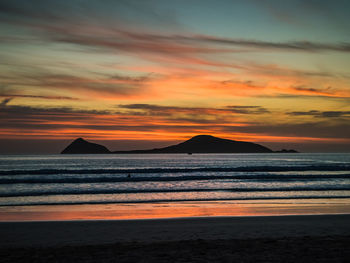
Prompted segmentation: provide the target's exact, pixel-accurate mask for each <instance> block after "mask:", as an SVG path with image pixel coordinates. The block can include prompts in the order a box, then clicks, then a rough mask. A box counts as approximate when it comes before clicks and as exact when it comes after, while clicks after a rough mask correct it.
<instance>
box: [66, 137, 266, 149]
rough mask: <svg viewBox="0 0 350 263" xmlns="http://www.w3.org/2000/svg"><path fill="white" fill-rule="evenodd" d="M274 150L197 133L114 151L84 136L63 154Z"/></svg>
mask: <svg viewBox="0 0 350 263" xmlns="http://www.w3.org/2000/svg"><path fill="white" fill-rule="evenodd" d="M272 152H273V151H272V150H271V149H269V148H267V147H264V146H262V145H260V144H256V143H251V142H243V141H234V140H227V139H221V138H218V137H214V136H211V135H197V136H194V137H192V138H191V139H189V140H187V141H185V142H182V143H179V144H176V145H171V146H168V147H164V148H155V149H150V150H133V151H114V152H110V151H109V150H108V149H107V148H106V147H104V146H102V145H99V144H95V143H90V142H87V141H85V140H84V139H82V138H79V139H77V140H75V141H73V142H72V143H71V144H70V145H69V146H68V147H67V148H65V149H64V150H63V151H62V152H61V153H62V154H84V153H95V154H98V153H272Z"/></svg>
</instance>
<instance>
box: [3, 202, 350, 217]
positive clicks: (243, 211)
mask: <svg viewBox="0 0 350 263" xmlns="http://www.w3.org/2000/svg"><path fill="white" fill-rule="evenodd" d="M327 214H350V201H349V199H344V198H340V199H336V198H332V199H294V200H290V199H289V200H282V199H279V200H276V199H275V200H254V201H251V200H242V201H237V200H234V201H232V200H225V201H182V202H155V203H119V204H83V205H77V204H74V205H35V206H0V222H15V221H75V220H81V221H83V220H133V219H166V218H168V219H169V218H174V219H176V218H193V217H239V216H283V215H327Z"/></svg>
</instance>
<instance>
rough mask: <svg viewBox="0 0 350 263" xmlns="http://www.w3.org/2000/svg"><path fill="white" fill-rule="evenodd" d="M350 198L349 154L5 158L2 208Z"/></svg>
mask: <svg viewBox="0 0 350 263" xmlns="http://www.w3.org/2000/svg"><path fill="white" fill-rule="evenodd" d="M320 198H322V199H328V200H330V199H333V198H337V199H339V198H341V199H348V200H350V154H348V153H347V154H344V153H341V154H340V153H339V154H338V153H269V154H262V153H259V154H192V155H189V154H109V155H102V154H100V155H2V156H0V206H33V205H70V204H114V203H115V204H118V203H153V202H180V201H220V200H282V199H283V200H297V199H320Z"/></svg>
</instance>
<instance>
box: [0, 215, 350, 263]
mask: <svg viewBox="0 0 350 263" xmlns="http://www.w3.org/2000/svg"><path fill="white" fill-rule="evenodd" d="M349 222H350V215H297V216H249V217H199V218H177V219H148V220H86V221H42V222H2V223H0V233H1V240H0V256H1V258H2V260H3V262H257V261H258V262H309V261H310V260H317V261H322V262H345V261H346V260H347V259H348V258H349V256H350V245H349V244H350V224H349Z"/></svg>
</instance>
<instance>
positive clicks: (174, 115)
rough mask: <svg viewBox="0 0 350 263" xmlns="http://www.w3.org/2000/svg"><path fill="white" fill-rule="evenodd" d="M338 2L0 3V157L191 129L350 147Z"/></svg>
mask: <svg viewBox="0 0 350 263" xmlns="http://www.w3.org/2000/svg"><path fill="white" fill-rule="evenodd" d="M349 10H350V2H349V1H347V0H334V1H324V0H293V1H292V0H291V1H277V0H241V1H240V0H221V1H217V0H177V1H173V0H172V1H170V0H124V1H122V0H84V1H83V0H70V1H60V0H36V1H34V0H26V1H20V0H0V154H12V153H17V154H20V153H58V152H60V151H61V150H62V149H63V148H64V147H65V146H66V144H67V143H69V142H70V141H72V140H73V139H75V138H78V137H83V138H85V139H87V140H90V141H93V142H97V143H101V144H104V145H106V146H107V147H108V148H109V149H110V150H127V149H146V148H153V147H163V146H167V145H170V144H173V143H177V142H181V141H184V140H186V139H189V138H191V137H192V136H195V135H198V134H210V135H213V136H217V137H222V138H227V139H233V140H243V141H250V142H256V143H260V144H262V145H264V146H267V147H270V148H272V149H273V150H279V149H281V148H294V149H296V150H299V151H303V152H350V34H349V28H350V16H349V15H348V11H349Z"/></svg>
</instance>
